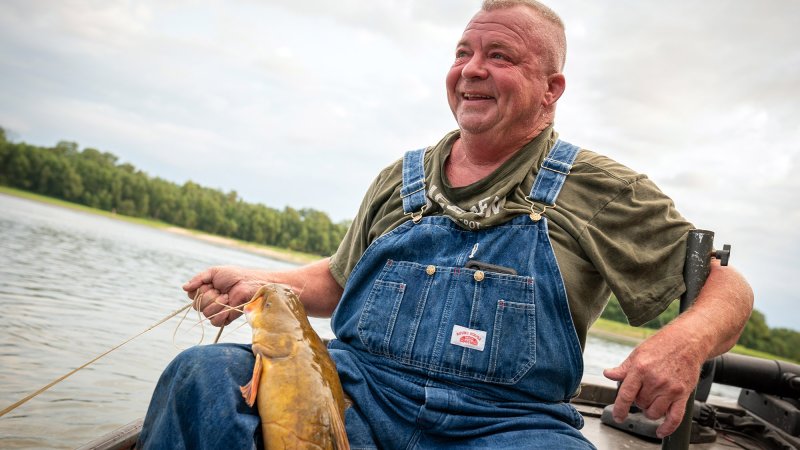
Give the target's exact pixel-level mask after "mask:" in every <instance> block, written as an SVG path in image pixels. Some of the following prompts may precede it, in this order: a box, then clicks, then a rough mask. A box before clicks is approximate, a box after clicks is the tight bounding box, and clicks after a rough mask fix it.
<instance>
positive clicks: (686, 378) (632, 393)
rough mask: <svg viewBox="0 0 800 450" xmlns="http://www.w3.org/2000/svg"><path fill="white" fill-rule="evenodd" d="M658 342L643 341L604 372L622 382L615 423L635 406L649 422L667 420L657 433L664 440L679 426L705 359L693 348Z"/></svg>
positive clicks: (615, 405)
mask: <svg viewBox="0 0 800 450" xmlns="http://www.w3.org/2000/svg"><path fill="white" fill-rule="evenodd" d="M654 338H656V336H654ZM658 341H661V339H658V338H656V339H650V340H647V341H644V342H643V343H642V344H640V345H639V346H638V347H637V348H636V349H635V350H634V351H633V352H632V353H631V354H630V356H628V358H627V359H625V361H623V362H622V364H621V365H619V366H618V367H615V368H613V369H606V370H604V371H603V375H605V376H606V377H607V378H610V379H612V380H614V381H620V382H622V385H621V386H620V388H619V392H618V393H617V399H616V401H615V402H614V411H613V416H614V420H616V421H617V422H622V421H623V420H625V418H626V417H627V416H628V410H629V409H630V407H631V405H632V404H636V406H638V407H639V408H641V409H642V411H643V412H644V415H645V417H647V418H648V419H660V418H661V417H664V416H666V418H665V420H664V423H663V424H661V425H660V426H659V427H658V429H657V430H656V434H657V435H658V437H660V438H663V437H665V436H668V435H670V434H672V433H673V432H674V431H675V430H676V429H677V428H678V426H679V425H680V423H681V420H682V419H683V414H684V411H685V408H686V401H687V400H688V398H689V395H690V394H691V393H692V391H693V390H694V387H695V385H696V384H697V380H698V378H699V376H700V368H701V367H702V365H703V362H704V361H705V355H701V354H696V353H697V352H696V350H695V351H692V348H691V347H688V348H687V347H686V346H684V348H676V346H675V345H674V344H675V343H672V345H669V343H666V345H665V343H664V342H658Z"/></svg>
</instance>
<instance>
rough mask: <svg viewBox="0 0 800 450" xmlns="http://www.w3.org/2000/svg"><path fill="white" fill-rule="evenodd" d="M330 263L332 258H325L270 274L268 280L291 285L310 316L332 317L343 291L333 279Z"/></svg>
mask: <svg viewBox="0 0 800 450" xmlns="http://www.w3.org/2000/svg"><path fill="white" fill-rule="evenodd" d="M329 262H330V258H324V259H321V260H319V261H316V262H313V263H311V264H308V265H306V266H303V267H299V268H297V269H291V270H286V271H281V272H270V273H269V274H268V275H267V278H268V279H269V280H270V281H271V282H274V283H282V284H286V285H289V287H291V288H292V290H294V291H295V292H296V293H297V295H298V296H299V297H300V301H301V302H303V306H305V308H306V312H307V313H308V315H310V316H315V317H330V315H331V314H332V313H333V310H334V309H336V305H337V304H338V303H339V299H340V298H341V297H342V291H343V290H342V287H341V286H339V283H338V282H337V281H336V279H335V278H333V275H332V274H331V271H330V268H329V266H328V264H329Z"/></svg>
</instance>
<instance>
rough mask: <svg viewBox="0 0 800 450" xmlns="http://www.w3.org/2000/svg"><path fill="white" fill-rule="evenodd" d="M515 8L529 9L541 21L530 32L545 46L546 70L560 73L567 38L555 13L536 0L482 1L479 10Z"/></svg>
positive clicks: (564, 58) (565, 54)
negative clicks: (536, 35) (538, 36)
mask: <svg viewBox="0 0 800 450" xmlns="http://www.w3.org/2000/svg"><path fill="white" fill-rule="evenodd" d="M516 6H524V7H526V8H529V9H531V10H532V11H534V12H535V13H536V16H537V17H538V18H539V19H541V20H540V21H539V22H538V23H535V24H532V26H533V28H532V30H531V31H532V32H536V33H538V34H539V35H540V38H541V40H542V42H543V43H544V44H545V46H546V48H544V49H543V52H542V53H543V56H544V58H545V62H546V68H547V69H548V70H549V71H550V73H556V72H562V71H563V70H564V62H565V60H566V56H567V37H566V35H565V33H564V22H562V21H561V17H559V16H558V14H556V13H555V11H553V10H552V9H550V8H549V7H547V6H546V5H544V4H543V3H540V2H537V1H536V0H484V2H483V5H482V6H481V9H482V10H483V11H493V10H497V9H504V8H513V7H516Z"/></svg>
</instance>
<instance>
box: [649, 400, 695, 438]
mask: <svg viewBox="0 0 800 450" xmlns="http://www.w3.org/2000/svg"><path fill="white" fill-rule="evenodd" d="M687 400H688V397H681V398H680V399H679V400H677V401H675V402H674V403H672V405H670V407H669V411H667V417H666V418H665V419H664V423H662V424H661V426H659V427H658V429H656V436H658V437H660V438H664V437H666V436H669V435H670V434H672V433H674V432H675V430H677V429H678V426H679V425H680V424H681V420H682V419H683V413H684V412H685V411H686V401H687Z"/></svg>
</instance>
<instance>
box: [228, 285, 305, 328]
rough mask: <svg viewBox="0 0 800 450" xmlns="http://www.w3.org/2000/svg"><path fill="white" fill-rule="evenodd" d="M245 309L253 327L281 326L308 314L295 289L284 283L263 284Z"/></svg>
mask: <svg viewBox="0 0 800 450" xmlns="http://www.w3.org/2000/svg"><path fill="white" fill-rule="evenodd" d="M243 310H244V314H245V316H246V317H247V322H248V323H250V326H252V327H268V328H275V327H276V326H277V327H280V325H282V324H285V323H287V321H288V322H293V320H292V319H293V318H294V319H299V318H300V317H301V316H302V317H303V318H305V314H306V313H305V308H303V305H302V303H300V299H298V298H297V295H296V294H295V293H294V291H292V289H291V288H289V287H288V286H286V285H282V284H266V285H264V286H261V288H259V289H258V291H257V292H256V294H255V295H254V296H253V298H252V299H251V300H250V301H249V302H247V304H246V305H245V306H244V308H243Z"/></svg>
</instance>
